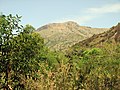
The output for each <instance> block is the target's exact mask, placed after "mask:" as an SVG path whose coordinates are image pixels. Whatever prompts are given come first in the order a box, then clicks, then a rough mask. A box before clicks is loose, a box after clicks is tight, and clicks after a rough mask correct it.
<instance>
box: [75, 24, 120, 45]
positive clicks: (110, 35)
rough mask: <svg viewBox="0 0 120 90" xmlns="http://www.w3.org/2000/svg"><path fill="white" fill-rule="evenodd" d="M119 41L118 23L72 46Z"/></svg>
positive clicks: (115, 42) (119, 28) (119, 26)
mask: <svg viewBox="0 0 120 90" xmlns="http://www.w3.org/2000/svg"><path fill="white" fill-rule="evenodd" d="M119 42H120V23H118V25H116V26H113V27H111V28H110V29H109V30H108V31H106V32H103V33H101V34H96V35H93V36H92V37H90V38H88V39H85V40H83V41H80V42H79V43H76V44H75V45H74V46H73V47H81V46H84V47H85V46H86V47H95V46H98V47H101V46H104V44H117V43H119Z"/></svg>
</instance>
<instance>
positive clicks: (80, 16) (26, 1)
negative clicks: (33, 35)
mask: <svg viewBox="0 0 120 90" xmlns="http://www.w3.org/2000/svg"><path fill="white" fill-rule="evenodd" d="M0 12H2V13H3V14H6V15H8V14H13V15H15V14H18V15H20V16H22V24H23V25H25V24H31V25H33V26H34V27H35V28H38V27H40V26H42V25H44V24H48V23H53V22H65V21H75V22H77V23H78V24H80V25H84V26H91V27H112V26H113V25H116V24H117V23H118V22H120V0H0Z"/></svg>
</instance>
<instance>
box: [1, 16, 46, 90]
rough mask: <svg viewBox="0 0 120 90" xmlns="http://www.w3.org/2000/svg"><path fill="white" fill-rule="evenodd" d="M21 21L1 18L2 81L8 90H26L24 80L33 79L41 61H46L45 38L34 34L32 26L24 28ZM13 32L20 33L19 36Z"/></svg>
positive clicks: (12, 17)
mask: <svg viewBox="0 0 120 90" xmlns="http://www.w3.org/2000/svg"><path fill="white" fill-rule="evenodd" d="M19 21H20V17H19V16H18V15H16V16H12V15H9V16H5V15H2V16H1V17H0V22H2V23H0V35H1V37H0V42H1V43H0V55H1V56H0V74H1V75H2V76H1V78H0V79H1V82H2V83H3V84H2V85H3V87H5V88H6V89H7V90H8V88H9V86H11V87H13V88H19V87H22V88H24V85H23V83H21V81H22V79H28V78H30V77H32V78H33V77H34V74H35V73H36V72H37V71H38V70H39V62H40V60H45V56H44V52H45V50H46V49H44V48H45V47H44V40H43V38H41V37H40V35H39V34H37V33H34V32H32V31H33V30H34V28H33V27H32V26H31V25H26V26H25V27H24V28H23V27H22V26H20V25H19ZM13 31H18V33H17V35H14V34H13ZM0 86H1V85H0Z"/></svg>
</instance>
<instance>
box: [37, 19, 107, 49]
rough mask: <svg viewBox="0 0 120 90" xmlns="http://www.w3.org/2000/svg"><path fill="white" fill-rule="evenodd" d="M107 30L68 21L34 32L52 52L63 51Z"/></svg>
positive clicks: (49, 25)
mask: <svg viewBox="0 0 120 90" xmlns="http://www.w3.org/2000/svg"><path fill="white" fill-rule="evenodd" d="M107 30H108V29H107V28H91V27H86V26H79V25H78V24H77V23H75V22H72V21H69V22H65V23H52V24H48V25H45V26H42V27H40V28H38V29H37V30H36V32H38V33H39V34H40V35H41V36H42V37H43V38H44V39H45V44H46V45H47V46H48V47H49V48H50V49H52V50H65V49H66V48H68V47H71V46H72V45H74V44H76V43H78V42H80V41H82V40H84V39H86V38H89V37H91V36H92V35H93V34H99V33H102V32H105V31H107Z"/></svg>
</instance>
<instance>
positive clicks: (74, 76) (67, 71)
mask: <svg viewBox="0 0 120 90" xmlns="http://www.w3.org/2000/svg"><path fill="white" fill-rule="evenodd" d="M19 21H20V17H19V16H12V15H9V16H5V15H2V16H0V87H1V88H4V89H5V88H7V89H8V88H10V87H11V88H12V89H13V90H119V89H120V88H119V87H120V82H119V80H120V72H119V71H120V67H119V66H120V44H119V43H118V44H112V43H111V44H103V45H102V47H82V46H81V47H80V46H77V47H76V46H74V48H70V49H69V50H68V51H67V52H66V53H63V52H58V51H50V50H49V49H48V48H47V47H45V46H44V39H43V38H41V37H40V35H39V34H37V33H35V32H34V30H35V29H34V27H32V26H31V25H26V26H25V27H22V26H20V25H19V23H18V22H19ZM15 31H18V33H17V35H15V33H13V32H15Z"/></svg>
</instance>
